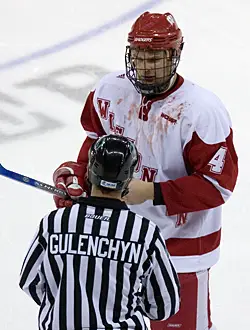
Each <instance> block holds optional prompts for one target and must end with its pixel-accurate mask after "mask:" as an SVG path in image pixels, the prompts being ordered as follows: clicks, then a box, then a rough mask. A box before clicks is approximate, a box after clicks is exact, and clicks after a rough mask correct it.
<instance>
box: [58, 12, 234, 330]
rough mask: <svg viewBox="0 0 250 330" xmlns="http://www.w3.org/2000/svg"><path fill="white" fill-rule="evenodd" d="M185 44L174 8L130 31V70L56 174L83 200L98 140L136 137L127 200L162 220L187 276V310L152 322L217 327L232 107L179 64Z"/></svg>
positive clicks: (112, 77)
mask: <svg viewBox="0 0 250 330" xmlns="http://www.w3.org/2000/svg"><path fill="white" fill-rule="evenodd" d="M183 44H184V43H183V35H182V31H181V30H180V29H179V27H178V26H177V23H176V21H175V19H174V17H173V16H172V15H171V14H170V13H166V14H156V13H154V14H151V13H149V12H145V13H144V14H142V15H141V16H140V17H139V18H138V19H137V20H136V22H135V23H134V25H133V26H132V29H131V31H130V32H129V35H128V46H127V47H126V54H125V60H126V71H125V72H115V73H111V74H108V75H106V76H105V77H104V78H103V79H102V80H101V81H100V82H99V83H98V84H97V86H96V87H95V89H94V90H93V91H91V92H90V94H89V96H88V98H87V100H86V104H85V106H84V109H83V112H82V116H81V123H82V126H83V128H84V130H85V132H86V133H87V138H86V140H85V141H84V142H83V145H82V148H81V150H80V152H79V156H78V159H77V162H66V163H64V164H62V165H61V166H60V167H59V168H58V169H57V170H56V171H55V173H54V182H55V184H56V185H57V186H58V187H60V188H64V189H66V190H67V192H68V193H69V195H70V196H71V197H72V198H73V199H74V198H77V197H79V196H81V195H82V194H83V193H84V191H87V187H86V183H85V179H84V176H85V172H86V170H84V167H85V168H86V165H87V161H88V149H89V147H90V146H91V144H92V143H93V141H94V140H95V139H96V138H98V137H99V136H102V135H104V134H108V133H111V132H112V133H115V134H120V135H123V136H126V137H128V138H129V139H131V140H132V141H135V144H136V146H137V148H138V151H139V163H138V166H137V168H136V174H135V176H134V180H132V181H131V183H130V185H129V193H128V194H127V195H126V196H125V197H124V198H125V200H126V201H127V203H128V204H129V205H130V208H131V210H133V211H134V212H138V213H139V214H142V215H143V216H145V217H148V218H150V219H152V220H153V221H154V222H155V223H156V224H157V225H158V226H159V227H160V229H161V231H162V233H163V236H164V239H165V240H166V245H167V248H168V250H169V252H170V255H171V257H172V260H173V263H174V265H175V267H176V269H177V272H178V273H179V278H180V283H181V306H180V311H179V312H178V313H177V314H176V315H175V316H173V317H171V318H170V319H168V320H167V321H166V322H159V323H158V322H152V323H151V328H152V330H160V329H163V330H167V329H169V328H180V329H182V330H205V329H212V328H213V329H214V326H212V322H211V319H210V300H209V269H210V268H211V267H212V266H213V265H214V264H215V263H216V262H217V261H218V259H219V246H220V237H221V207H222V204H224V203H225V202H226V201H227V200H228V198H229V197H230V195H231V194H232V192H233V190H234V187H235V184H236V179H237V174H238V167H237V155H236V152H235V149H234V144H233V131H232V125H231V120H230V117H229V114H228V112H227V110H226V109H225V107H224V105H223V104H222V102H221V101H220V100H219V98H218V97H217V96H216V95H214V94H213V93H212V92H210V91H208V90H206V89H204V88H202V87H200V86H198V85H196V84H194V83H192V82H190V81H188V80H186V79H184V78H183V77H181V76H180V75H179V74H178V73H177V72H176V70H177V67H178V64H179V61H180V56H181V52H182V49H183ZM55 201H56V205H57V206H58V207H61V206H64V205H65V204H66V205H67V203H70V201H65V200H62V199H60V198H55Z"/></svg>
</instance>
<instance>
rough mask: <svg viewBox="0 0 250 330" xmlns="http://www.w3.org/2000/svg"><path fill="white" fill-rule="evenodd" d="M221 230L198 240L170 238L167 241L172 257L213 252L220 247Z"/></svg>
mask: <svg viewBox="0 0 250 330" xmlns="http://www.w3.org/2000/svg"><path fill="white" fill-rule="evenodd" d="M220 239H221V229H220V230H218V231H216V232H214V233H212V234H209V235H206V236H202V237H197V238H169V239H168V240H167V241H166V246H167V249H168V251H169V253H170V255H171V256H174V257H176V256H178V257H180V256H193V255H202V254H205V253H209V252H212V251H213V250H215V249H216V248H217V247H219V245H220Z"/></svg>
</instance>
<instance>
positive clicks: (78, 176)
mask: <svg viewBox="0 0 250 330" xmlns="http://www.w3.org/2000/svg"><path fill="white" fill-rule="evenodd" d="M85 171H86V169H85V167H84V166H82V165H80V164H78V163H76V162H65V163H63V164H61V165H60V166H59V167H58V168H57V169H56V170H55V172H54V174H53V181H54V184H55V186H56V187H57V188H60V189H63V190H65V191H66V192H67V193H68V195H69V199H63V198H61V197H59V196H55V195H54V196H53V198H54V201H55V204H56V207H58V208H60V207H67V206H71V205H72V204H73V202H74V201H75V200H77V199H79V198H80V197H85V196H86V192H85V189H84V187H85V186H86V183H85Z"/></svg>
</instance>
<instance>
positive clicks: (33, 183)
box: [0, 164, 68, 198]
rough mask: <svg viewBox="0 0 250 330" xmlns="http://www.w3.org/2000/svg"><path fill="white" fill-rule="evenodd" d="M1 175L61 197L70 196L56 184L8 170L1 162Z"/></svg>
mask: <svg viewBox="0 0 250 330" xmlns="http://www.w3.org/2000/svg"><path fill="white" fill-rule="evenodd" d="M0 175H3V176H5V177H6V178H9V179H12V180H15V181H19V182H21V183H24V184H27V185H29V186H32V187H34V188H37V189H41V190H44V191H46V192H48V193H50V194H54V195H57V196H60V197H63V198H67V197H68V194H67V193H66V192H65V191H64V190H62V189H58V188H56V187H54V186H51V185H49V184H47V183H44V182H41V181H37V180H35V179H32V178H29V177H28V176H24V175H22V174H19V173H16V172H12V171H10V170H7V169H6V168H4V167H3V165H2V164H0Z"/></svg>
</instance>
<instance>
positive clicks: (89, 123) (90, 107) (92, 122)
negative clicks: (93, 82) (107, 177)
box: [77, 91, 106, 168]
mask: <svg viewBox="0 0 250 330" xmlns="http://www.w3.org/2000/svg"><path fill="white" fill-rule="evenodd" d="M94 93H95V91H91V92H90V93H89V95H88V97H87V100H86V102H85V105H84V108H83V111H82V115H81V124H82V127H83V129H84V131H85V132H86V134H87V137H86V139H85V140H84V142H83V144H82V147H81V149H80V152H79V154H78V158H77V162H78V163H80V164H82V165H85V168H86V167H87V163H88V151H89V148H90V147H91V145H92V144H93V142H94V141H95V140H96V139H97V138H98V137H100V136H103V135H105V134H106V132H105V131H104V129H103V127H102V124H101V121H100V119H99V117H98V114H97V112H96V110H95V106H94V102H93V98H94Z"/></svg>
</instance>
